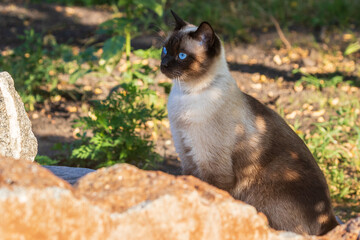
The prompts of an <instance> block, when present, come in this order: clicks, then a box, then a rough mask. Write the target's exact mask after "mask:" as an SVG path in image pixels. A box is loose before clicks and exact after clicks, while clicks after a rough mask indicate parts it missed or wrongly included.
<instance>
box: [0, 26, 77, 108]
mask: <svg viewBox="0 0 360 240" xmlns="http://www.w3.org/2000/svg"><path fill="white" fill-rule="evenodd" d="M19 38H20V39H22V40H23V41H24V42H23V43H22V44H21V45H20V46H18V47H16V48H15V49H14V50H13V51H12V52H11V53H10V54H8V55H6V56H1V57H0V70H2V71H8V72H9V73H10V74H11V75H12V77H13V79H14V81H15V87H16V89H17V91H18V92H19V94H20V96H21V98H22V100H23V102H24V104H25V107H26V108H27V109H29V110H33V109H34V104H35V103H36V102H42V101H43V100H44V99H45V98H48V97H50V96H52V95H54V94H55V93H56V91H55V90H56V88H57V84H58V82H59V79H58V75H59V74H62V73H65V72H67V68H66V64H65V62H64V61H63V58H66V57H67V58H71V50H70V49H69V48H68V47H66V46H65V45H58V44H57V43H56V40H55V38H54V37H52V36H51V35H48V36H45V37H43V36H42V35H40V34H37V33H35V32H34V30H29V31H25V34H24V35H21V36H19Z"/></svg>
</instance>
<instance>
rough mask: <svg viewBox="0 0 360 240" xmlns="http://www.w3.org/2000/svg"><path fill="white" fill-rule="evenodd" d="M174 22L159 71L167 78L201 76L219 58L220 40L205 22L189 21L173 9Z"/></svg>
mask: <svg viewBox="0 0 360 240" xmlns="http://www.w3.org/2000/svg"><path fill="white" fill-rule="evenodd" d="M171 13H172V15H173V16H174V18H175V22H176V26H175V29H174V31H173V33H172V34H171V35H170V36H169V37H168V38H167V39H166V41H165V43H164V46H163V49H162V53H161V67H160V68H161V72H162V73H164V74H165V75H166V76H167V77H168V78H171V79H179V80H182V81H193V80H196V79H199V78H201V77H202V76H203V75H204V74H206V73H207V72H208V71H209V69H210V68H211V67H212V66H213V64H214V63H215V62H216V60H217V58H219V56H220V53H221V43H220V40H219V38H218V37H217V36H216V34H215V33H214V30H213V28H212V27H211V26H210V24H209V23H207V22H202V23H201V24H200V25H199V27H196V26H194V25H192V24H189V23H187V22H185V21H184V20H182V19H181V18H180V17H179V16H177V15H176V14H175V13H174V12H173V11H171Z"/></svg>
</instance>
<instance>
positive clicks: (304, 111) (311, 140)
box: [285, 83, 360, 220]
mask: <svg viewBox="0 0 360 240" xmlns="http://www.w3.org/2000/svg"><path fill="white" fill-rule="evenodd" d="M349 89H351V87H350V86H349V85H348V84H346V83H342V84H340V85H338V86H337V87H336V86H330V87H325V88H324V89H323V91H319V89H315V90H312V91H311V92H310V95H311V96H310V97H307V95H306V94H305V93H304V94H300V95H303V97H301V96H297V97H298V98H300V99H301V100H300V102H296V103H294V104H293V106H291V107H290V108H292V110H295V109H300V113H299V114H298V115H300V120H299V119H298V120H294V119H292V120H289V122H290V123H291V124H293V125H294V129H295V131H296V132H297V133H298V135H299V136H300V137H301V138H302V139H303V140H304V142H305V143H306V145H307V146H308V147H309V149H310V151H311V152H312V153H313V155H314V157H315V159H316V161H317V162H318V164H319V166H320V168H321V170H322V171H323V173H324V175H325V177H326V179H327V182H328V184H329V189H330V194H331V197H332V199H333V202H334V205H335V206H337V208H336V210H337V214H338V215H340V216H341V217H342V218H343V219H344V220H347V219H349V218H350V217H354V216H356V212H359V211H360V206H359V201H360V198H359V196H360V184H359V180H360V152H359V150H360V103H359V98H358V96H357V95H356V94H354V93H351V92H349ZM301 106H302V107H301ZM309 109H311V110H310V111H309ZM285 117H286V115H285ZM307 117H308V119H307V120H306V118H307ZM309 118H310V119H309ZM309 120H310V121H311V122H312V124H311V125H310V127H309V126H308V125H303V124H304V123H305V122H306V121H309ZM344 206H346V207H347V208H348V209H347V211H344ZM349 208H350V209H352V210H349Z"/></svg>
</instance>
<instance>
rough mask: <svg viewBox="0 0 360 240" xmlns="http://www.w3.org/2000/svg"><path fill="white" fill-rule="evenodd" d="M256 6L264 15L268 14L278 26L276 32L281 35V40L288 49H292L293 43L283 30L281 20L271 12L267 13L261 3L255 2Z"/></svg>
mask: <svg viewBox="0 0 360 240" xmlns="http://www.w3.org/2000/svg"><path fill="white" fill-rule="evenodd" d="M254 6H255V7H256V8H257V9H259V10H260V12H262V13H263V14H264V15H266V16H268V17H269V18H270V20H271V22H272V23H273V24H274V25H275V28H276V32H277V34H278V35H279V37H280V40H281V41H282V42H283V43H284V44H285V46H286V48H287V49H291V44H290V42H289V41H288V40H287V39H286V37H285V35H284V33H283V31H282V30H281V27H280V24H279V22H278V21H277V20H276V19H275V18H274V17H273V16H272V15H271V14H269V13H267V12H266V11H265V10H264V9H263V8H262V7H261V6H260V5H259V4H257V3H254Z"/></svg>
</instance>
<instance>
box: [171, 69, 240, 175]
mask: <svg viewBox="0 0 360 240" xmlns="http://www.w3.org/2000/svg"><path fill="white" fill-rule="evenodd" d="M182 87H183V86H180V85H179V83H178V82H174V85H173V88H172V90H171V93H170V96H169V101H168V114H169V120H170V125H171V132H172V135H173V139H174V143H175V147H176V151H177V152H178V153H179V155H180V158H181V160H182V161H184V160H185V159H186V158H184V156H181V155H182V154H184V151H183V149H184V148H187V149H191V150H190V151H189V152H186V154H187V155H190V156H191V159H192V160H193V161H194V163H195V164H196V165H197V166H198V167H200V166H204V165H207V166H210V165H211V164H212V163H213V162H214V161H217V162H219V161H222V162H228V163H231V159H230V158H231V150H232V147H233V145H234V142H235V132H234V129H235V127H236V124H237V123H238V121H239V119H241V117H240V116H241V115H242V113H241V106H240V107H239V104H240V103H238V104H236V99H240V98H239V94H241V92H240V91H239V90H238V89H237V86H236V84H235V82H234V80H233V79H232V78H231V76H229V75H220V76H218V77H217V79H213V81H212V84H211V86H208V87H207V88H205V89H203V90H201V91H198V92H191V93H184V92H183V91H182ZM236 105H237V106H236ZM223 167H224V168H226V169H227V170H226V171H228V168H231V166H230V165H229V166H223ZM209 168H210V167H209ZM218 170H219V169H217V171H218ZM224 171H225V169H224Z"/></svg>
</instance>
